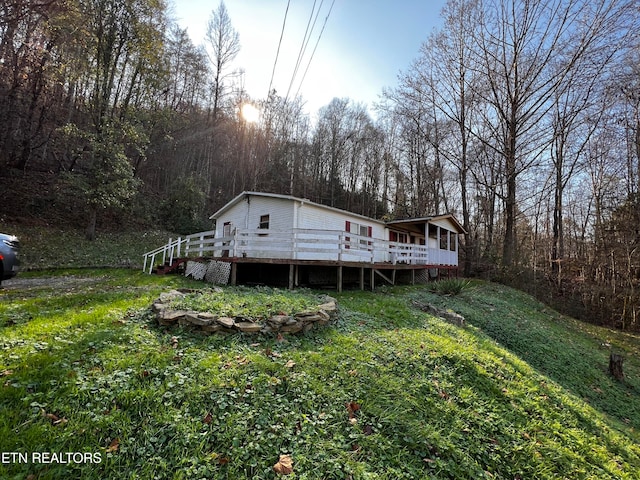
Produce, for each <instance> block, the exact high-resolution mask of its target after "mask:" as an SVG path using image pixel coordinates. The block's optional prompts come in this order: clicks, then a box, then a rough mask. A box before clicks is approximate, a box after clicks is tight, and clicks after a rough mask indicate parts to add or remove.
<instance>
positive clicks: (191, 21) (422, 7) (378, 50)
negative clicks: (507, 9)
mask: <svg viewBox="0 0 640 480" xmlns="http://www.w3.org/2000/svg"><path fill="white" fill-rule="evenodd" d="M332 1H333V0H316V10H317V9H318V7H319V6H320V4H321V3H322V6H321V9H320V13H319V15H318V18H317V22H316V25H315V28H314V30H313V32H312V34H311V39H310V41H309V44H308V46H307V48H306V51H305V53H304V56H303V57H302V61H301V63H300V67H299V72H298V74H297V76H296V77H295V78H294V83H293V86H292V87H291V93H290V96H293V95H294V94H295V93H296V91H298V88H299V85H300V82H301V80H302V77H303V74H304V70H305V69H306V68H307V64H308V63H309V59H310V58H311V52H312V51H313V47H314V45H315V42H316V40H317V38H318V35H319V33H320V30H321V29H322V25H323V23H324V20H325V17H326V16H327V14H328V13H329V8H330V6H331V3H332ZM445 3H446V0H335V3H334V5H333V9H332V10H331V14H330V16H329V19H328V20H327V23H326V27H325V29H324V32H323V34H322V38H321V39H320V43H319V44H318V47H317V50H316V52H315V55H314V56H313V59H312V60H311V63H310V67H309V70H308V72H307V74H306V77H305V78H304V82H303V83H302V86H301V87H300V90H299V91H300V95H302V97H303V98H304V99H305V100H306V102H307V103H306V108H307V112H308V113H311V114H315V113H316V112H317V110H318V109H319V108H320V107H322V106H323V105H326V104H328V103H329V102H330V101H331V99H332V98H333V97H349V98H351V99H352V100H355V101H357V102H362V103H365V104H367V105H368V106H369V107H370V106H371V105H372V103H373V102H375V101H377V99H378V95H379V94H380V93H381V92H382V89H383V87H393V86H395V85H396V84H397V76H398V73H399V72H400V71H401V70H405V69H406V68H407V67H408V66H409V64H410V63H411V61H412V60H413V59H414V58H415V57H416V56H417V54H418V50H419V48H420V44H421V43H422V42H423V41H424V40H426V39H427V37H428V35H429V33H430V32H431V31H432V30H433V28H435V27H438V26H439V25H440V24H441V21H440V10H441V9H442V7H443V6H444V4H445ZM313 4H314V1H313V0H290V6H289V13H288V15H287V23H286V26H285V30H284V36H283V40H282V46H281V49H280V55H279V58H278V63H277V65H276V70H275V76H274V81H273V88H275V89H276V90H277V92H278V94H280V95H283V96H284V95H285V94H286V93H287V90H289V85H290V83H291V78H292V75H293V72H294V68H295V64H296V60H297V58H298V55H299V51H300V48H301V44H302V40H303V38H304V32H305V29H306V27H307V22H308V20H309V16H310V14H311V10H312V6H313ZM218 5H219V0H174V14H175V17H176V20H177V21H178V23H179V24H180V25H181V26H182V27H183V28H187V30H188V32H189V35H190V36H191V38H192V40H193V41H194V43H196V44H200V43H202V42H203V40H204V32H205V29H206V24H207V20H208V18H209V16H210V15H211V12H212V11H213V10H214V9H216V8H217V7H218ZM225 5H226V7H227V11H228V12H229V16H230V18H231V22H232V24H233V26H234V28H235V29H236V30H237V31H238V33H239V35H240V44H241V51H240V54H239V55H238V57H237V59H236V61H235V62H234V66H233V67H232V68H242V69H243V70H244V71H245V77H244V81H245V88H246V90H247V91H248V93H249V94H250V95H251V96H252V97H253V98H255V99H264V98H265V97H266V95H267V92H268V89H269V81H270V79H271V72H272V69H273V66H274V61H275V57H276V51H277V47H278V41H279V38H280V34H281V31H282V22H283V19H284V14H285V10H286V8H287V0H225Z"/></svg>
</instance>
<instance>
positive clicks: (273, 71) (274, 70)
mask: <svg viewBox="0 0 640 480" xmlns="http://www.w3.org/2000/svg"><path fill="white" fill-rule="evenodd" d="M290 4H291V0H287V9H286V10H285V12H284V20H283V21H282V31H281V32H280V41H279V42H278V49H277V51H276V59H275V61H274V62H273V70H271V80H270V81H269V90H268V91H267V99H268V98H269V95H271V86H272V85H273V77H274V75H275V73H276V65H277V64H278V57H279V56H280V46H281V45H282V37H284V27H285V26H286V24H287V15H288V14H289V5H290Z"/></svg>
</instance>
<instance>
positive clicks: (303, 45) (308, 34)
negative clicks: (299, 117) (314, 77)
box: [285, 0, 324, 98]
mask: <svg viewBox="0 0 640 480" xmlns="http://www.w3.org/2000/svg"><path fill="white" fill-rule="evenodd" d="M316 2H317V0H313V6H312V7H311V14H310V15H309V20H308V21H307V28H306V30H305V32H304V37H303V38H302V43H301V44H300V51H299V52H298V59H297V60H296V66H295V68H294V69H293V74H292V75H291V81H290V82H289V88H288V89H287V95H286V96H285V98H289V93H291V88H292V87H293V82H294V81H295V78H296V76H297V75H298V69H299V68H300V63H301V62H302V57H303V56H304V52H305V51H306V50H307V45H309V40H311V34H312V33H313V30H314V28H315V27H316V22H317V21H318V15H319V14H320V10H322V5H323V3H324V0H321V1H320V6H319V7H318V11H317V12H315V10H316ZM314 12H315V13H316V16H315V18H314V17H313V14H314ZM311 20H313V24H312V23H311ZM309 26H311V30H309Z"/></svg>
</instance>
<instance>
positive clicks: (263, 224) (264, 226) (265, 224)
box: [258, 215, 269, 230]
mask: <svg viewBox="0 0 640 480" xmlns="http://www.w3.org/2000/svg"><path fill="white" fill-rule="evenodd" d="M258 228H259V229H260V230H268V229H269V215H260V226H259V227H258Z"/></svg>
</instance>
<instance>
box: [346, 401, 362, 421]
mask: <svg viewBox="0 0 640 480" xmlns="http://www.w3.org/2000/svg"><path fill="white" fill-rule="evenodd" d="M344 405H345V407H347V412H348V413H349V418H350V419H351V418H355V412H357V411H358V410H360V404H359V403H356V402H347V403H345V404H344Z"/></svg>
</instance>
